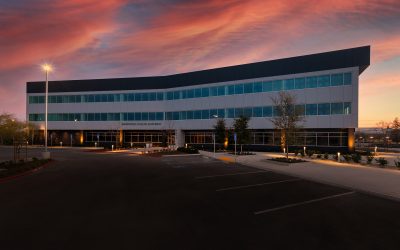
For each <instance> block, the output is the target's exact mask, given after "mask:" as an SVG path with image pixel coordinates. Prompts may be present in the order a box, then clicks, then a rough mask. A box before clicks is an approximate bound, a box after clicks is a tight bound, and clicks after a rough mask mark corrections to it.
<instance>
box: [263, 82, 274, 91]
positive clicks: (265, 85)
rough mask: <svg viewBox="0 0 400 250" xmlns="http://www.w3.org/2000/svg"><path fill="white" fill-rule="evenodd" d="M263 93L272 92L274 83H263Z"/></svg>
mask: <svg viewBox="0 0 400 250" xmlns="http://www.w3.org/2000/svg"><path fill="white" fill-rule="evenodd" d="M262 91H263V92H270V91H272V82H263V83H262Z"/></svg>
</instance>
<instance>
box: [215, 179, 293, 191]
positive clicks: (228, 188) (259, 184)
mask: <svg viewBox="0 0 400 250" xmlns="http://www.w3.org/2000/svg"><path fill="white" fill-rule="evenodd" d="M299 180H301V179H289V180H283V181H273V182H264V183H258V184H252V185H245V186H236V187H227V188H221V189H217V190H215V191H217V192H221V191H229V190H236V189H242V188H251V187H259V186H266V185H273V184H279V183H285V182H293V181H299Z"/></svg>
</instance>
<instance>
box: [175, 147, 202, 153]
mask: <svg viewBox="0 0 400 250" xmlns="http://www.w3.org/2000/svg"><path fill="white" fill-rule="evenodd" d="M176 150H177V151H179V152H182V153H186V154H198V153H199V150H198V149H197V148H191V147H188V148H185V147H179V148H177V149H176Z"/></svg>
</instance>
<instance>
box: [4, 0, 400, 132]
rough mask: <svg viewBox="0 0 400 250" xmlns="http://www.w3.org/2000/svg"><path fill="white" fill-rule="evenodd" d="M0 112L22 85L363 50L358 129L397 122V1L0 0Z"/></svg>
mask: <svg viewBox="0 0 400 250" xmlns="http://www.w3.org/2000/svg"><path fill="white" fill-rule="evenodd" d="M0 27H1V28H0V112H11V113H14V114H16V115H17V116H18V117H19V118H21V119H24V118H25V106H26V100H25V88H26V82H27V81H36V80H43V79H44V74H43V72H41V70H40V67H39V65H40V64H41V63H43V62H51V63H52V64H53V65H54V66H55V71H54V72H53V73H52V74H51V75H50V78H51V80H63V79H85V78H112V77H130V76H147V75H165V74H175V73H182V72H187V71H193V70H202V69H208V68H215V67H221V66H228V65H236V64H244V63H251V62H257V61H266V60H271V59H277V58H282V57H291V56H297V55H303V54H310V53H318V52H324V51H330V50H338V49H344V48H350V47H358V46H363V45H371V66H370V67H369V68H368V69H367V70H366V71H365V72H364V73H363V74H362V75H361V77H360V110H359V112H360V115H359V123H360V126H361V127H368V126H374V125H375V124H376V123H377V122H378V121H380V120H385V121H392V120H393V118H394V117H396V116H398V117H400V1H399V0H379V1H378V0H376V1H373V0H353V1H352V0H335V1H331V0H291V1H289V0H288V1H284V0H270V1H269V0H248V1H246V0H224V1H218V0H199V1H190V0H186V1H185V0H180V1H179V0H104V1H98V0H46V1H44V0H43V1H42V0H13V1H10V0H0Z"/></svg>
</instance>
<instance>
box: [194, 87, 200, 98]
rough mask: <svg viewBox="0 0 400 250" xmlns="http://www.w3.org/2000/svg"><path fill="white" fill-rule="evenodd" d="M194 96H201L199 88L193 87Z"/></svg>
mask: <svg viewBox="0 0 400 250" xmlns="http://www.w3.org/2000/svg"><path fill="white" fill-rule="evenodd" d="M194 97H195V98H198V97H201V89H194Z"/></svg>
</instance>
